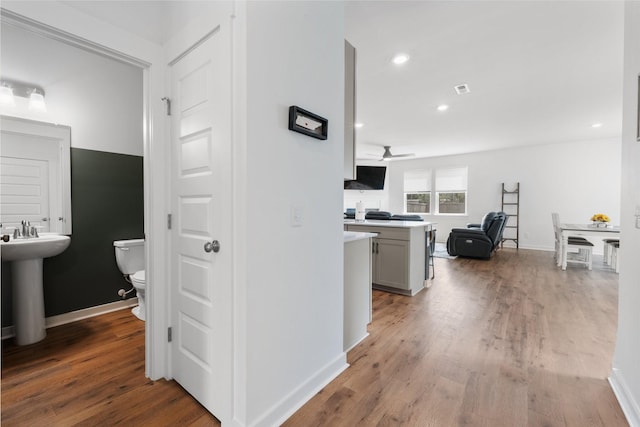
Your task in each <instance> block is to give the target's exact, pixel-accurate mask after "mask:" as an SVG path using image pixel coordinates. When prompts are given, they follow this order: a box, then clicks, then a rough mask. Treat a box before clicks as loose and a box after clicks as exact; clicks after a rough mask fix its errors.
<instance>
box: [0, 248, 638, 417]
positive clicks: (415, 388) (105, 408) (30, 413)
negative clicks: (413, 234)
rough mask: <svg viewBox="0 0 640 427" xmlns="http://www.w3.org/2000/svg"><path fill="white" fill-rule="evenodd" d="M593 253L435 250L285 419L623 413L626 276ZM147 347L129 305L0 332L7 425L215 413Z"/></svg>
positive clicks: (380, 298) (379, 297) (378, 301)
mask: <svg viewBox="0 0 640 427" xmlns="http://www.w3.org/2000/svg"><path fill="white" fill-rule="evenodd" d="M597 261H598V260H597ZM597 261H596V263H595V265H594V270H593V271H591V272H589V271H587V270H586V269H584V268H581V267H575V266H569V267H568V268H567V271H564V272H563V271H561V270H560V269H558V268H556V267H555V266H554V263H553V260H552V254H551V253H548V252H538V251H527V250H520V251H516V250H510V249H505V250H502V251H499V252H498V253H497V254H496V256H495V257H494V258H493V259H492V260H490V261H479V260H470V259H461V258H458V259H455V260H446V259H436V278H435V280H434V283H433V285H432V287H431V288H430V289H428V290H426V291H423V292H421V293H419V294H418V295H416V296H415V297H404V296H399V295H393V294H388V293H384V292H377V291H376V292H374V314H373V323H372V324H371V325H369V332H370V336H369V337H368V338H366V339H365V340H364V341H363V342H362V343H361V344H360V345H358V346H357V347H355V348H354V349H353V350H352V351H351V352H349V354H348V361H349V363H350V364H351V366H350V367H349V369H347V370H346V371H345V372H344V373H343V374H342V375H340V376H339V377H338V378H337V379H336V380H334V381H333V382H332V383H331V384H329V385H328V386H327V387H325V388H324V389H323V390H322V391H321V392H320V393H318V394H317V395H316V396H315V397H314V398H313V399H312V400H311V401H309V402H308V403H307V404H306V405H305V406H303V407H302V408H301V409H300V410H299V411H298V412H296V413H295V414H294V415H293V416H292V417H291V418H290V419H289V420H288V421H287V422H286V423H285V426H288V427H298V426H304V427H307V426H332V427H333V426H434V427H440V426H491V427H500V426H505V427H506V426H509V427H511V426H541V427H542V426H544V427H552V426H553V427H555V426H576V427H584V426H607V427H616V426H627V425H628V424H627V423H626V421H625V419H624V416H623V414H622V411H621V409H620V407H619V405H618V403H617V401H616V399H615V397H614V395H613V392H612V391H611V388H610V387H609V385H608V383H607V380H606V378H607V376H608V375H609V373H610V370H611V360H612V355H613V350H614V342H615V334H616V321H617V283H618V275H617V274H615V273H613V272H611V271H610V270H606V268H605V267H604V266H603V265H602V264H601V262H597ZM143 346H144V339H143V327H142V323H141V322H139V321H138V320H137V319H135V318H134V317H133V315H131V314H130V313H129V312H128V310H124V311H121V312H116V313H112V314H108V315H105V316H101V317H98V318H93V319H88V320H84V321H81V322H78V323H76V324H71V325H65V326H60V327H58V328H54V329H51V330H49V336H48V337H47V339H46V340H45V341H44V342H42V343H38V344H35V345H32V346H26V347H15V346H11V345H10V344H9V345H7V343H3V353H2V424H3V425H6V426H13V425H17V426H22V425H29V426H38V425H43V426H44V425H46V426H58V425H59V426H72V425H83V426H93V425H150V426H165V425H166V426H169V425H171V426H200V425H212V426H218V425H219V423H218V422H217V420H216V419H215V418H213V417H212V416H211V415H209V414H208V413H206V411H205V410H204V409H203V408H202V407H201V406H200V405H198V404H197V403H196V402H194V401H193V399H191V398H190V397H189V395H188V394H186V393H185V392H184V390H182V389H181V388H180V387H179V386H177V385H176V384H175V383H173V382H166V381H157V382H151V381H148V380H146V379H145V378H144V368H143V363H144V362H143V359H144V351H143Z"/></svg>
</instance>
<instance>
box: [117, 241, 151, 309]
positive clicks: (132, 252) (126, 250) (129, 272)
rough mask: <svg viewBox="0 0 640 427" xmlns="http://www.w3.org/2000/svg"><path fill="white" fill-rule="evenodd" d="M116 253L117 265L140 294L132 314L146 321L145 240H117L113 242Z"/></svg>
mask: <svg viewBox="0 0 640 427" xmlns="http://www.w3.org/2000/svg"><path fill="white" fill-rule="evenodd" d="M113 246H114V247H115V251H116V263H117V264H118V268H119V269H120V271H121V272H122V274H124V276H125V279H127V280H128V281H130V282H131V284H132V285H133V287H134V288H135V289H136V293H137V294H138V305H137V306H136V307H134V308H133V309H132V310H131V312H132V313H133V314H134V315H135V316H136V317H137V318H138V319H140V320H145V313H146V307H145V304H144V290H145V287H146V280H145V274H144V239H131V240H116V241H115V242H113Z"/></svg>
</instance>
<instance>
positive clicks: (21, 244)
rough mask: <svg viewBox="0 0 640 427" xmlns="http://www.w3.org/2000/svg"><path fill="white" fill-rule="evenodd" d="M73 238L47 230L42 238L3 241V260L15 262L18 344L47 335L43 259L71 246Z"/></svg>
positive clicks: (29, 342) (13, 269) (12, 277)
mask: <svg viewBox="0 0 640 427" xmlns="http://www.w3.org/2000/svg"><path fill="white" fill-rule="evenodd" d="M70 243H71V238H70V237H69V236H62V235H59V234H47V233H43V234H41V235H40V237H30V238H17V239H11V240H9V241H8V242H0V257H1V258H2V261H11V282H12V290H13V319H14V322H13V323H14V327H15V329H16V342H17V344H18V345H26V344H33V343H35V342H38V341H40V340H43V339H44V337H46V336H47V332H46V329H45V323H44V290H43V288H42V259H43V258H49V257H52V256H56V255H58V254H60V253H62V252H63V251H64V250H65V249H67V248H68V247H69V244H70Z"/></svg>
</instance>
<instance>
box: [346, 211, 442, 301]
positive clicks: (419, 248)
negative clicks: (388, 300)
mask: <svg viewBox="0 0 640 427" xmlns="http://www.w3.org/2000/svg"><path fill="white" fill-rule="evenodd" d="M432 227H433V224H432V223H430V222H426V221H384V220H365V221H356V220H352V219H345V220H344V230H345V231H355V232H365V233H376V234H377V236H376V237H375V238H373V239H372V242H371V243H372V247H371V253H372V261H373V274H372V280H371V283H372V286H373V288H375V289H379V290H383V291H387V292H394V293H398V294H402V295H409V296H413V295H415V294H417V293H418V292H420V291H421V290H422V289H424V288H425V287H426V285H427V278H428V277H429V275H428V274H429V272H428V262H427V249H426V246H427V245H426V243H427V233H428V232H429V231H431V230H432Z"/></svg>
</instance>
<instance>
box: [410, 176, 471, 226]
mask: <svg viewBox="0 0 640 427" xmlns="http://www.w3.org/2000/svg"><path fill="white" fill-rule="evenodd" d="M434 178H435V179H434ZM433 184H435V185H433ZM434 190H435V191H434ZM434 194H435V196H434ZM404 211H405V213H412V214H416V213H417V214H435V215H438V214H443V215H466V213H467V168H466V167H462V168H443V169H436V170H435V171H433V170H429V169H419V170H410V171H406V172H405V173H404Z"/></svg>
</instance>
